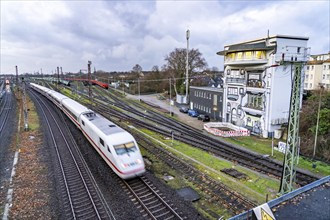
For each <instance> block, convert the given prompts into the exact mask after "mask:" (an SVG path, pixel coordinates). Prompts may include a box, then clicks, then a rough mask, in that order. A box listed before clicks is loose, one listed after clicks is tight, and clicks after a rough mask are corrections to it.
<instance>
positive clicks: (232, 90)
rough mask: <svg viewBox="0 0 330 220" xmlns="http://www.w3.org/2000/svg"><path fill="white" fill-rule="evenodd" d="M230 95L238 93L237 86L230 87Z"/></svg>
mask: <svg viewBox="0 0 330 220" xmlns="http://www.w3.org/2000/svg"><path fill="white" fill-rule="evenodd" d="M228 95H238V88H237V87H228Z"/></svg>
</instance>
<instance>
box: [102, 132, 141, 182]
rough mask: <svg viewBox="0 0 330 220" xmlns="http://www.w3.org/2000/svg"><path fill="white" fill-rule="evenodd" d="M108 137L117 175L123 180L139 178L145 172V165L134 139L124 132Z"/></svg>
mask: <svg viewBox="0 0 330 220" xmlns="http://www.w3.org/2000/svg"><path fill="white" fill-rule="evenodd" d="M112 136H114V137H115V138H114V139H113V138H112V137H110V136H109V137H108V143H109V144H110V143H111V144H112V147H113V149H114V151H115V154H116V156H115V157H114V162H115V163H116V164H117V168H118V172H117V174H118V175H119V176H120V177H121V178H123V179H131V178H134V177H137V176H141V175H142V174H143V173H144V172H145V165H144V162H143V158H142V155H141V152H140V149H139V147H138V145H137V143H136V141H135V139H134V137H133V136H132V135H131V134H130V133H128V132H127V131H125V130H122V131H121V132H118V133H115V134H113V135H112Z"/></svg>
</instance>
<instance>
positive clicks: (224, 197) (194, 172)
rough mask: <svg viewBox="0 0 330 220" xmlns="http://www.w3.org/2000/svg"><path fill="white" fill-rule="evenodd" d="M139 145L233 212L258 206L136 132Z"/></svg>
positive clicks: (240, 211)
mask: <svg viewBox="0 0 330 220" xmlns="http://www.w3.org/2000/svg"><path fill="white" fill-rule="evenodd" d="M135 137H136V138H137V140H138V142H139V145H140V146H142V147H143V148H145V149H146V150H148V151H149V152H151V153H152V154H153V155H155V156H156V157H157V158H158V159H159V160H161V161H163V162H165V163H166V164H167V165H168V166H170V167H172V168H174V169H175V170H176V171H177V172H179V173H181V175H182V176H183V177H184V178H185V179H187V180H188V181H190V182H192V183H193V184H194V185H196V186H197V188H199V189H200V190H202V191H204V192H205V193H206V194H208V195H209V196H210V197H211V198H212V202H215V203H218V204H220V205H221V206H222V207H225V208H226V209H227V210H228V211H230V212H231V213H232V214H239V213H242V212H243V211H247V210H249V209H251V208H253V207H255V206H256V203H254V202H252V201H250V200H248V199H246V198H245V197H244V196H242V195H241V194H239V193H238V192H235V191H234V190H233V189H230V188H229V187H227V186H226V185H224V184H223V183H221V182H219V181H216V180H214V179H212V178H210V177H209V176H208V175H205V173H203V172H201V171H199V170H198V169H196V168H194V167H193V166H192V165H190V164H189V163H187V162H185V161H184V160H182V158H179V157H177V156H175V155H174V154H172V153H170V152H169V151H167V150H165V149H164V148H162V147H159V146H158V145H157V144H154V143H152V142H151V141H150V140H149V139H147V138H145V137H143V136H142V135H141V134H135Z"/></svg>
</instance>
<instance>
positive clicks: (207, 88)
mask: <svg viewBox="0 0 330 220" xmlns="http://www.w3.org/2000/svg"><path fill="white" fill-rule="evenodd" d="M189 88H191V89H199V90H205V91H212V92H223V88H218V87H210V86H201V87H198V86H190V87H189Z"/></svg>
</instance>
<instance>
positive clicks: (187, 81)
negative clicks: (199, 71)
mask: <svg viewBox="0 0 330 220" xmlns="http://www.w3.org/2000/svg"><path fill="white" fill-rule="evenodd" d="M189 37H190V31H189V29H188V30H187V31H186V38H187V59H186V103H187V104H188V103H189V102H188V88H189V85H188V84H189V76H188V68H189V64H188V58H189V56H188V54H189Z"/></svg>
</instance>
